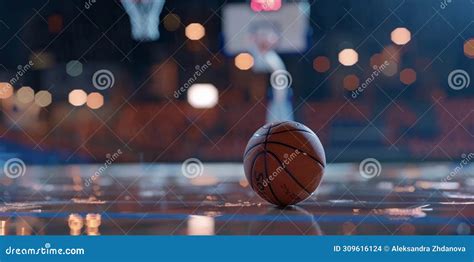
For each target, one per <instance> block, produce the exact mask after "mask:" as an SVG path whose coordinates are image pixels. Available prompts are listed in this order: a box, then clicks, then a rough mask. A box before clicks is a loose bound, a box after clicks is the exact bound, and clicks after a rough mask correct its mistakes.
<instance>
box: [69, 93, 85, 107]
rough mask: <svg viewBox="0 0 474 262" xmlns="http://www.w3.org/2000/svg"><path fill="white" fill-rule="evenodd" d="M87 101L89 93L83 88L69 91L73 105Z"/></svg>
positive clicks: (70, 101) (79, 104)
mask: <svg viewBox="0 0 474 262" xmlns="http://www.w3.org/2000/svg"><path fill="white" fill-rule="evenodd" d="M86 102H87V93H86V92H84V90H82V89H74V90H72V91H71V92H70V93H69V103H70V104H71V105H73V106H82V105H84V104H85V103H86Z"/></svg>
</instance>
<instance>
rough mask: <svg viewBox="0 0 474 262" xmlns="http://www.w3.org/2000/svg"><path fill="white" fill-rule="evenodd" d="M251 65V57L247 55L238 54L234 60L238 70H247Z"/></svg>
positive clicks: (252, 61)
mask: <svg viewBox="0 0 474 262" xmlns="http://www.w3.org/2000/svg"><path fill="white" fill-rule="evenodd" d="M253 63H254V60H253V56H252V55H251V54H249V53H240V54H238V55H237V56H236V57H235V59H234V64H235V66H236V67H237V68H238V69H240V70H249V69H250V68H252V66H253Z"/></svg>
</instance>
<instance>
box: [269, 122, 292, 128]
mask: <svg viewBox="0 0 474 262" xmlns="http://www.w3.org/2000/svg"><path fill="white" fill-rule="evenodd" d="M288 122H291V121H284V122H281V123H278V124H275V125H270V128H269V129H272V128H273V127H277V126H280V125H283V124H284V123H288Z"/></svg>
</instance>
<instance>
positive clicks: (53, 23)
mask: <svg viewBox="0 0 474 262" xmlns="http://www.w3.org/2000/svg"><path fill="white" fill-rule="evenodd" d="M61 30H63V17H62V16H61V15H58V14H54V15H51V16H49V17H48V31H49V32H50V33H59V32H61Z"/></svg>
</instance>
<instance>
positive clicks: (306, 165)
mask: <svg viewBox="0 0 474 262" xmlns="http://www.w3.org/2000/svg"><path fill="white" fill-rule="evenodd" d="M325 166H326V157H325V155H324V148H323V146H322V145H321V142H320V141H319V138H318V136H316V134H315V133H314V132H313V131H312V130H311V129H309V128H308V127H306V126H305V125H303V124H300V123H297V122H293V121H286V122H280V123H272V124H266V125H264V126H263V127H261V128H260V129H259V130H257V132H255V134H253V136H252V137H251V138H250V141H249V142H248V144H247V148H246V149H245V153H244V169H245V176H246V177H247V180H248V181H249V184H250V186H251V187H252V189H253V190H254V191H255V192H257V194H258V195H259V196H260V197H262V198H263V199H265V200H267V201H268V202H270V203H272V204H275V205H278V206H287V205H292V204H296V203H298V202H301V201H303V200H305V199H306V198H308V197H309V196H310V195H311V194H312V193H313V192H314V191H315V190H316V188H317V187H318V185H319V183H320V182H321V178H322V176H323V173H324V167H325Z"/></svg>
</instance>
